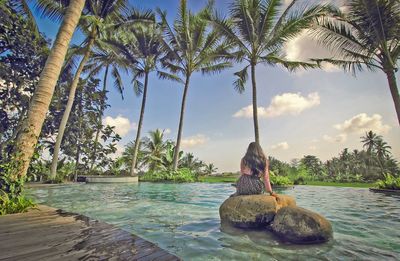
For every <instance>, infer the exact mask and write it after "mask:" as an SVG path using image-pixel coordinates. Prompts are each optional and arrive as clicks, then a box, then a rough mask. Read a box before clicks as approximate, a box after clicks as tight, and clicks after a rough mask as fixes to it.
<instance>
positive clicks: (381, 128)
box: [334, 113, 391, 134]
mask: <svg viewBox="0 0 400 261" xmlns="http://www.w3.org/2000/svg"><path fill="white" fill-rule="evenodd" d="M334 127H335V128H336V129H337V130H340V131H342V132H343V133H364V132H366V131H370V130H372V131H374V132H377V133H379V134H382V133H387V132H388V131H389V130H390V129H391V127H390V126H389V125H385V124H383V122H382V116H381V115H379V114H373V115H372V116H368V115H367V114H366V113H360V114H358V115H356V116H354V117H352V118H350V119H348V120H345V121H344V122H343V123H341V124H336V125H334Z"/></svg>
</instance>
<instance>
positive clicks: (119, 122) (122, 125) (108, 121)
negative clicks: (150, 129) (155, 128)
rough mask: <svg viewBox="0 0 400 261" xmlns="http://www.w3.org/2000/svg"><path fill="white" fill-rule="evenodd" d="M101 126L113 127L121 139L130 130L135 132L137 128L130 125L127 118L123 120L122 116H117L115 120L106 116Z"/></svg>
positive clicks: (133, 124)
mask: <svg viewBox="0 0 400 261" xmlns="http://www.w3.org/2000/svg"><path fill="white" fill-rule="evenodd" d="M103 124H104V125H110V126H115V132H116V133H117V134H119V135H120V136H121V137H124V136H125V135H126V134H128V133H129V132H130V131H131V130H135V129H136V128H137V126H136V124H135V123H131V122H130V121H129V119H128V118H125V117H123V116H122V115H118V116H117V117H116V118H113V117H111V116H107V117H105V118H104V119H103Z"/></svg>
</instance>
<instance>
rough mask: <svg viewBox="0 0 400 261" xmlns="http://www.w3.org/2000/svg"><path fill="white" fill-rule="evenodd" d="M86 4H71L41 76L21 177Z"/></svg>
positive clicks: (22, 148)
mask: <svg viewBox="0 0 400 261" xmlns="http://www.w3.org/2000/svg"><path fill="white" fill-rule="evenodd" d="M84 5H85V0H76V1H71V3H70V5H69V6H68V8H67V11H66V13H65V16H64V19H63V22H62V24H61V26H60V29H59V31H58V33H57V37H56V40H55V42H54V45H53V48H52V50H51V52H50V55H49V57H48V58H47V61H46V64H45V66H44V68H43V71H42V73H41V75H40V79H39V82H38V85H37V87H36V90H35V92H34V94H33V97H32V100H31V103H30V105H29V112H28V116H27V118H26V120H25V121H24V124H23V128H22V130H23V131H21V132H20V133H19V135H18V138H17V142H16V147H15V153H16V156H17V160H18V161H19V163H20V164H18V167H17V169H16V174H17V175H18V176H20V177H23V176H25V175H26V172H27V170H28V167H29V164H30V161H31V158H32V155H33V152H34V149H35V146H36V144H37V141H38V137H39V135H40V132H41V130H42V126H43V122H44V119H45V118H46V113H47V111H48V110H49V105H50V102H51V99H52V97H53V93H54V88H55V86H56V83H57V80H58V77H59V76H60V72H61V67H62V65H63V62H64V60H65V55H66V54H67V51H68V47H69V42H70V41H71V38H72V35H73V33H74V31H75V28H76V26H77V25H78V22H79V19H80V17H81V13H82V10H83V7H84Z"/></svg>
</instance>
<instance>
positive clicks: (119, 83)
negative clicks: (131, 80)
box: [111, 66, 124, 99]
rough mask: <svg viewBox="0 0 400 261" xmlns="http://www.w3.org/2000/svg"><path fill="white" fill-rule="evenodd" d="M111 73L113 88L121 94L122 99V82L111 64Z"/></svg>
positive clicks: (116, 69)
mask: <svg viewBox="0 0 400 261" xmlns="http://www.w3.org/2000/svg"><path fill="white" fill-rule="evenodd" d="M111 75H112V76H113V78H114V87H115V89H117V91H118V92H119V93H120V94H121V97H122V99H124V83H123V81H122V77H121V75H120V73H119V71H118V68H117V67H115V66H113V68H112V70H111Z"/></svg>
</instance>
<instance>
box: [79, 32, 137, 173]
mask: <svg viewBox="0 0 400 261" xmlns="http://www.w3.org/2000/svg"><path fill="white" fill-rule="evenodd" d="M104 35H105V36H104V39H100V41H98V42H97V46H96V48H95V50H94V52H93V54H92V56H91V57H90V60H89V61H88V64H87V65H86V66H85V68H84V72H89V75H88V77H91V76H94V75H96V74H98V73H99V72H100V71H102V70H103V69H104V68H105V69H104V77H103V90H102V95H103V96H102V98H103V99H106V98H107V79H108V75H109V72H110V71H111V76H112V78H113V79H114V87H115V88H116V90H117V91H118V92H119V93H120V94H121V96H122V99H123V98H124V95H123V91H124V86H123V82H122V77H121V73H120V71H121V70H122V71H124V72H126V73H127V72H128V68H129V64H128V62H127V61H126V59H123V57H122V56H121V55H119V54H118V53H117V52H116V51H115V50H114V49H113V48H110V46H108V45H107V44H102V43H103V42H104V43H107V42H109V41H110V40H114V38H115V37H113V35H111V33H109V32H106V33H105V34H104ZM102 117H103V110H102V109H99V113H98V127H97V128H98V129H97V131H96V136H95V139H94V149H93V154H92V155H93V157H92V161H91V163H90V170H93V167H94V164H95V161H96V157H95V155H96V152H97V147H98V144H99V138H100V132H101V125H102Z"/></svg>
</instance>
